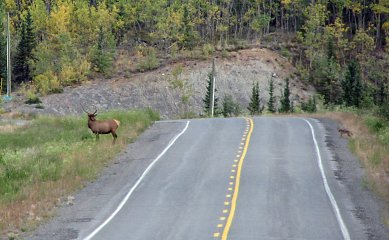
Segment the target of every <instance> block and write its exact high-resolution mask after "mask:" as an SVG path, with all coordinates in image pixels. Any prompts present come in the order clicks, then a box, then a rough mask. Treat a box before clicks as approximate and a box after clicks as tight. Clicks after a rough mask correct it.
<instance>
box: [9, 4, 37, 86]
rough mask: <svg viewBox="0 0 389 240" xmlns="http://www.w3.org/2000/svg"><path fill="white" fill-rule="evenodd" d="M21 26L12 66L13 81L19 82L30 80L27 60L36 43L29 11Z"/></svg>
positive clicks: (31, 57) (30, 56) (29, 58)
mask: <svg viewBox="0 0 389 240" xmlns="http://www.w3.org/2000/svg"><path fill="white" fill-rule="evenodd" d="M21 27H22V28H21V35H20V42H19V45H18V47H17V54H16V57H15V63H14V66H13V71H14V75H15V81H16V82H19V83H20V82H25V81H29V80H31V70H30V67H29V61H30V60H31V59H33V49H34V48H35V45H36V44H35V35H34V32H33V22H32V18H31V13H30V11H28V12H27V16H26V19H25V20H24V21H23V22H22V26H21Z"/></svg>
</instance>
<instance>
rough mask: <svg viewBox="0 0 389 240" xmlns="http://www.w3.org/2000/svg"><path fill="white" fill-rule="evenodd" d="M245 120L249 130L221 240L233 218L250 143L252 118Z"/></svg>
mask: <svg viewBox="0 0 389 240" xmlns="http://www.w3.org/2000/svg"><path fill="white" fill-rule="evenodd" d="M246 120H249V121H250V131H249V133H248V135H247V138H246V142H245V145H244V148H243V153H242V156H241V157H240V160H239V164H238V169H237V174H236V179H235V188H234V193H233V197H232V201H231V210H230V213H229V215H228V218H227V222H226V225H225V227H224V230H223V234H222V240H227V237H228V233H229V231H230V228H231V224H232V220H233V219H234V215H235V209H236V202H237V200H238V194H239V185H240V175H241V172H242V166H243V161H244V158H245V157H246V153H247V149H248V147H249V143H250V138H251V134H252V132H253V129H254V122H253V120H252V119H251V118H249V119H246Z"/></svg>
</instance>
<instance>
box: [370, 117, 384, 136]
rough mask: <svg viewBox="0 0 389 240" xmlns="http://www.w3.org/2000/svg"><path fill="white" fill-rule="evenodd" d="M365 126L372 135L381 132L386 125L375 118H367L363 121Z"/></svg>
mask: <svg viewBox="0 0 389 240" xmlns="http://www.w3.org/2000/svg"><path fill="white" fill-rule="evenodd" d="M365 124H366V126H367V127H368V128H369V130H370V131H371V132H373V133H378V132H380V131H381V130H383V129H384V128H385V127H386V125H387V124H386V123H385V122H384V121H383V120H382V119H379V118H376V117H368V118H366V120H365Z"/></svg>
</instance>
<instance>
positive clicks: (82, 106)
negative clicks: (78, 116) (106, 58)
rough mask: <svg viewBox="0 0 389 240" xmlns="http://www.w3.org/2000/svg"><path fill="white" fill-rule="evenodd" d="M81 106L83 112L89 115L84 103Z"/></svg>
mask: <svg viewBox="0 0 389 240" xmlns="http://www.w3.org/2000/svg"><path fill="white" fill-rule="evenodd" d="M80 106H81V108H82V111H84V112H85V113H86V114H89V113H88V112H87V111H86V110H85V108H84V105H82V103H80Z"/></svg>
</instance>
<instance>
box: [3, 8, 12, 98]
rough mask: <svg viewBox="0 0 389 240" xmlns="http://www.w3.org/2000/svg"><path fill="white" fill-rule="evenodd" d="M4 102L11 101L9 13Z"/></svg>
mask: <svg viewBox="0 0 389 240" xmlns="http://www.w3.org/2000/svg"><path fill="white" fill-rule="evenodd" d="M4 100H5V101H10V100H12V97H11V34H10V31H9V13H8V14H7V95H6V96H4Z"/></svg>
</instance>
